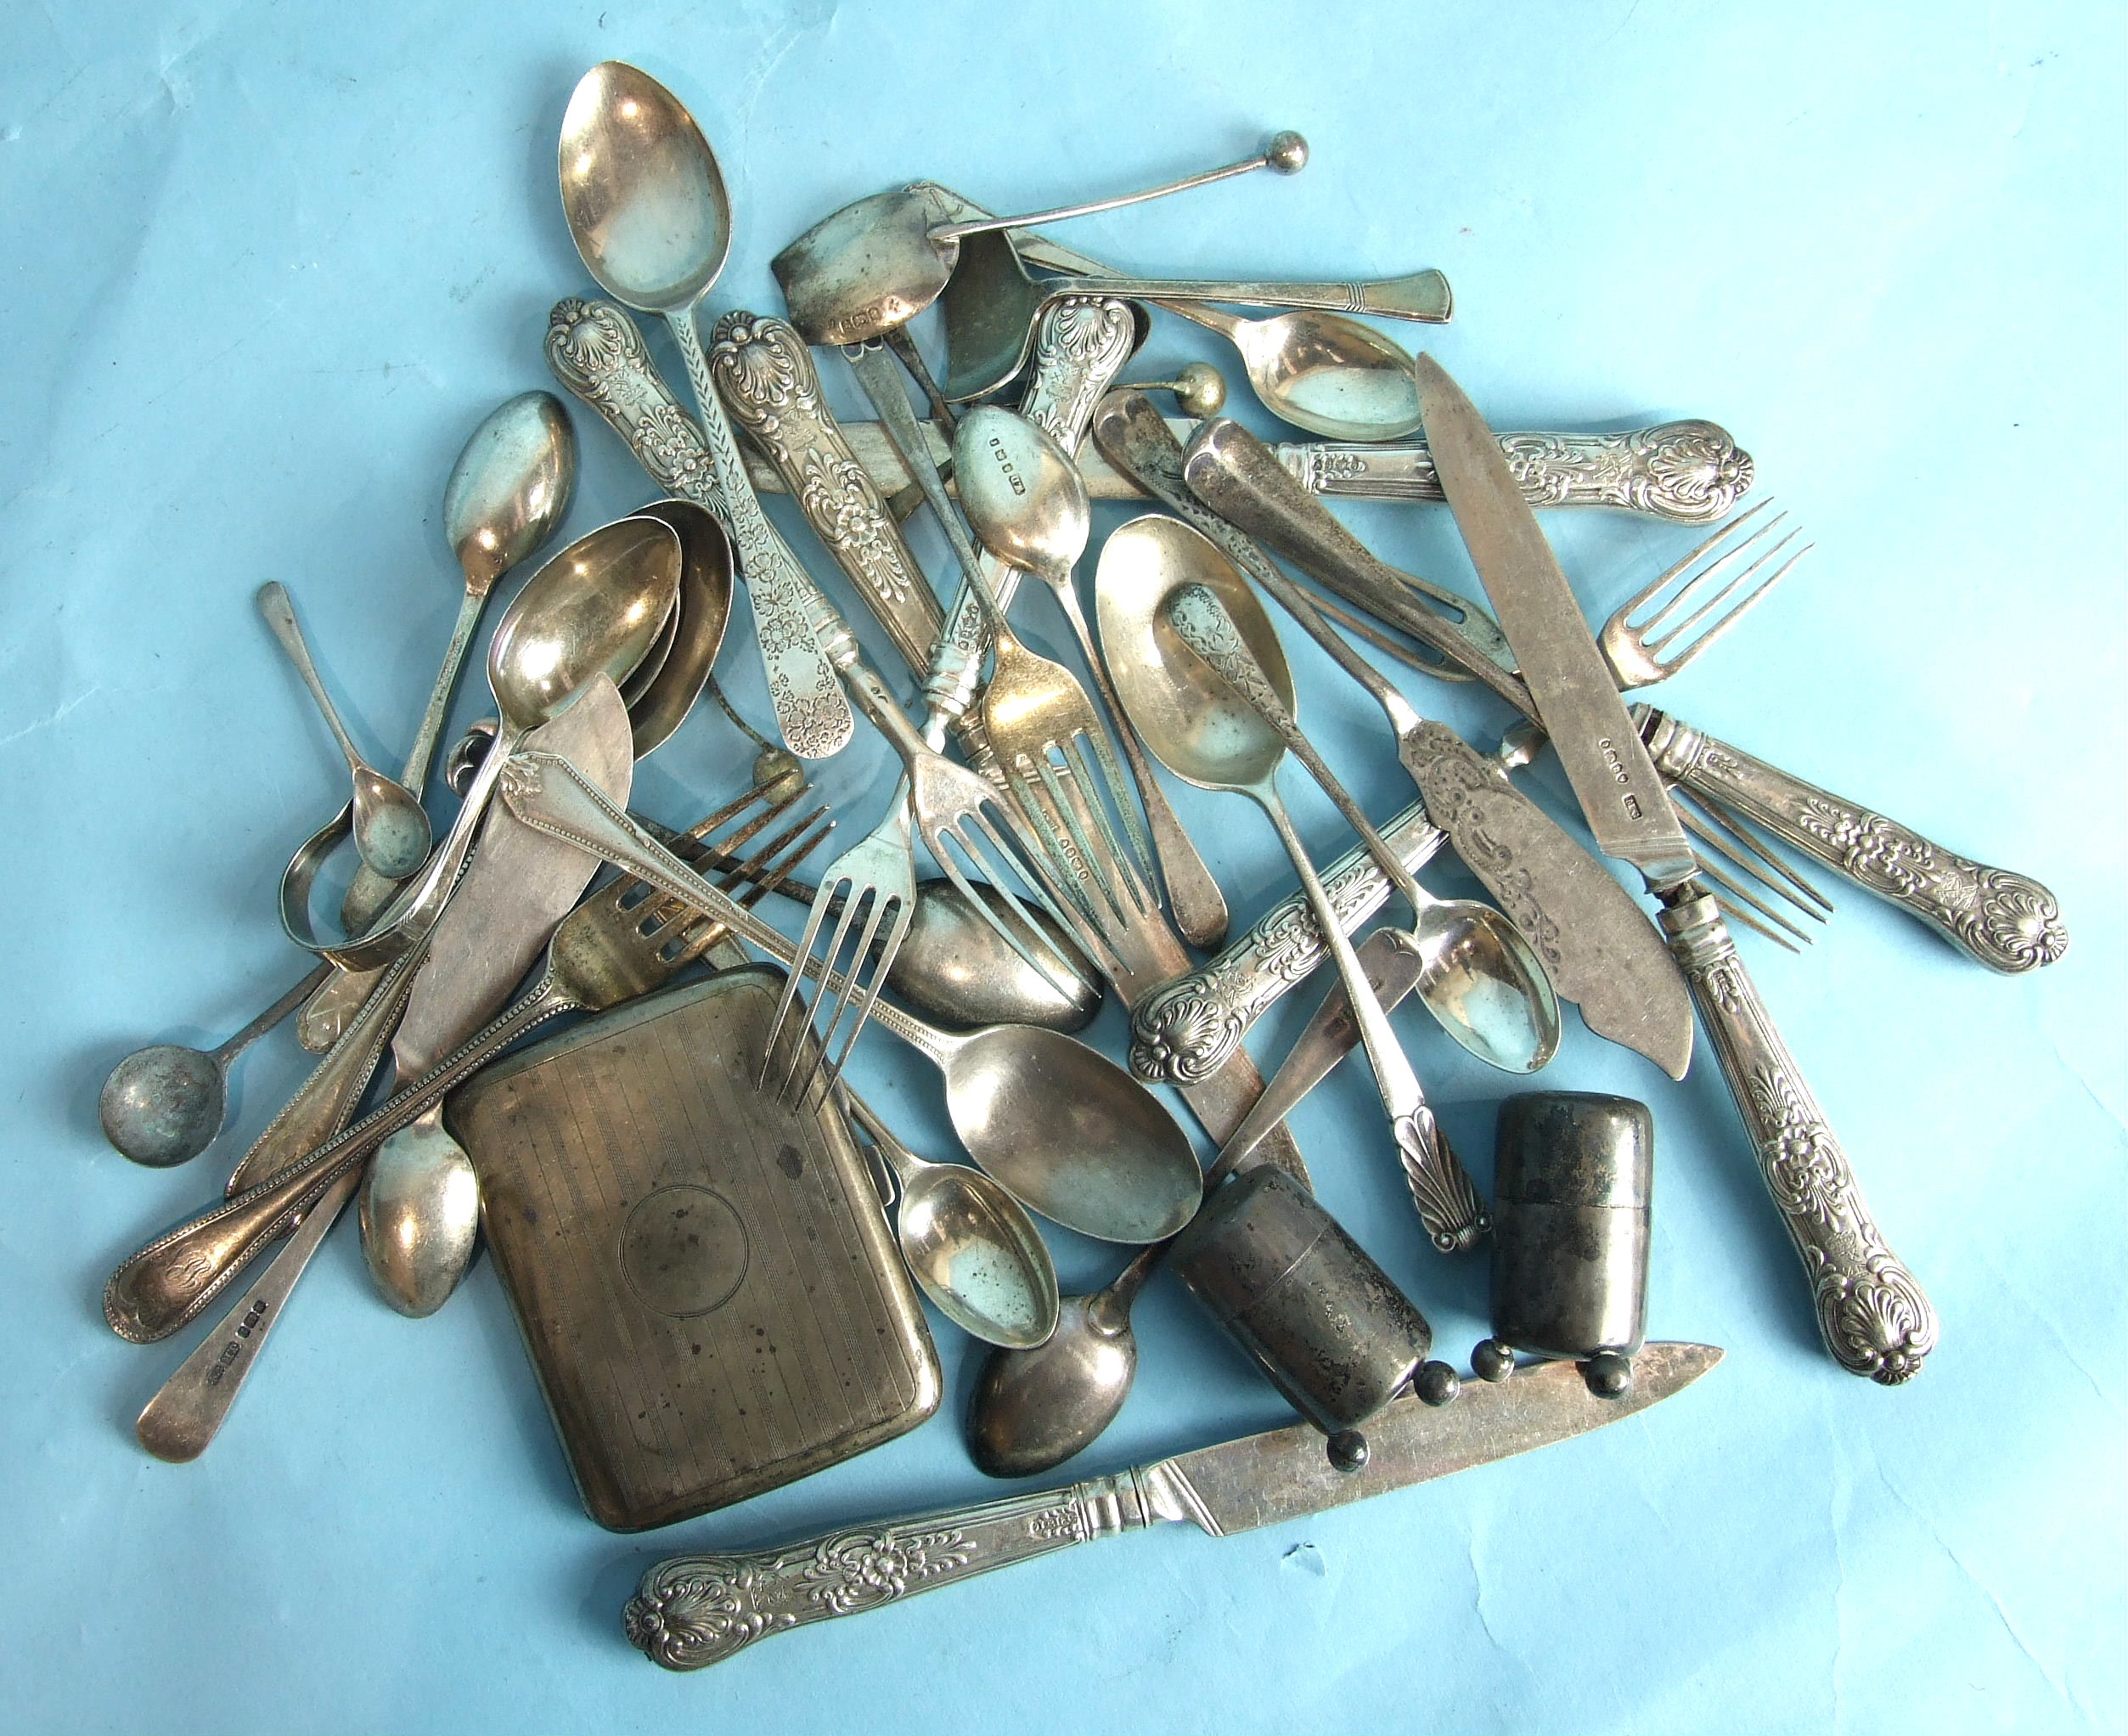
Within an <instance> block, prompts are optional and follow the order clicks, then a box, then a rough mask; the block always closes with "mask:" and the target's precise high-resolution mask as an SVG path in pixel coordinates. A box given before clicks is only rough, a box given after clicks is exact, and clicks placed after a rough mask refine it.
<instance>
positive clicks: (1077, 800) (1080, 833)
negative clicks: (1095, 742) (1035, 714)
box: [1009, 744, 1124, 919]
mask: <svg viewBox="0 0 2128 1736" xmlns="http://www.w3.org/2000/svg"><path fill="white" fill-rule="evenodd" d="M1051 751H1052V752H1056V753H1059V754H1060V755H1066V757H1067V764H1065V765H1064V766H1061V767H1060V766H1058V765H1057V764H1056V763H1055V761H1053V760H1051V759H1050V758H1049V757H1048V755H1046V754H1045V755H1044V756H1043V758H1040V759H1039V760H1035V761H1033V762H1030V761H1028V760H1027V759H1024V758H1023V759H1022V760H1021V761H1020V763H1019V764H1018V766H1017V767H1016V768H1015V769H1016V773H1017V775H1016V776H1014V777H1012V778H1011V779H1010V780H1009V781H1010V783H1011V790H1012V794H1013V797H1014V799H1015V803H1016V805H1017V807H1018V808H1019V809H1020V812H1021V817H1022V819H1023V820H1027V825H1028V829H1029V830H1030V831H1033V832H1035V833H1036V834H1037V835H1038V836H1039V837H1041V838H1042V839H1043V840H1044V842H1045V843H1049V844H1050V846H1051V847H1052V854H1055V852H1054V846H1055V845H1056V843H1057V837H1056V827H1057V826H1059V825H1061V826H1062V827H1063V829H1064V832H1065V835H1066V836H1067V837H1068V838H1069V839H1070V841H1071V845H1072V852H1074V853H1075V854H1076V860H1075V861H1072V862H1071V863H1070V864H1069V865H1070V866H1071V867H1072V880H1073V882H1075V883H1078V884H1081V885H1087V884H1090V885H1091V886H1092V887H1093V888H1095V890H1096V891H1098V892H1099V893H1100V894H1101V897H1102V898H1103V899H1106V901H1107V904H1108V906H1109V908H1110V909H1111V910H1114V911H1115V913H1116V915H1117V917H1118V918H1119V919H1120V918H1121V917H1122V916H1123V914H1124V912H1123V905H1122V903H1121V902H1120V901H1119V900H1118V899H1117V893H1116V877H1117V876H1115V875H1113V874H1112V873H1109V872H1106V865H1107V864H1108V863H1110V862H1112V861H1115V860H1117V859H1118V858H1119V857H1120V855H1121V852H1122V846H1121V845H1120V844H1118V843H1117V842H1116V837H1115V833H1114V832H1113V831H1110V830H1109V829H1108V827H1107V823H1106V820H1105V819H1104V818H1103V817H1102V816H1101V814H1100V813H1099V811H1098V810H1097V809H1095V806H1094V804H1093V803H1092V802H1091V801H1090V800H1089V798H1088V797H1087V794H1086V792H1085V791H1084V789H1083V788H1082V787H1080V786H1079V784H1078V780H1077V778H1076V777H1075V776H1074V775H1073V774H1072V768H1071V766H1070V764H1069V761H1068V755H1067V750H1065V749H1062V748H1061V747H1056V746H1055V745H1054V744H1052V747H1051ZM1029 772H1032V773H1033V782H1034V783H1039V785H1040V786H1041V788H1042V790H1043V792H1044V794H1046V796H1047V798H1048V799H1047V801H1042V800H1040V799H1039V798H1037V797H1036V795H1035V792H1034V788H1033V784H1032V783H1030V782H1029V781H1028V778H1027V774H1028V773H1029ZM1097 830H1098V831H1101V832H1102V833H1104V834H1105V837H1103V840H1102V842H1103V843H1106V845H1108V846H1109V848H1107V849H1106V850H1104V849H1103V848H1101V844H1097V843H1095V832H1096V831H1097ZM1082 867H1083V869H1084V872H1083V873H1082V872H1080V871H1079V870H1080V869H1081V868H1082ZM1082 908H1084V909H1085V910H1086V914H1087V915H1089V916H1097V915H1098V912H1096V911H1095V910H1093V909H1092V908H1091V904H1090V895H1089V901H1088V902H1087V903H1086V904H1085V905H1083V906H1082Z"/></svg>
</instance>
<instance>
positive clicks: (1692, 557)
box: [1613, 494, 1787, 620]
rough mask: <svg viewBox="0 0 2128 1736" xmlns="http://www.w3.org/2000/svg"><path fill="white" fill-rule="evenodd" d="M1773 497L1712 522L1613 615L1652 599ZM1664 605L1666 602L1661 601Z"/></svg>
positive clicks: (1621, 615) (1763, 530)
mask: <svg viewBox="0 0 2128 1736" xmlns="http://www.w3.org/2000/svg"><path fill="white" fill-rule="evenodd" d="M1773 500H1774V497H1773V496H1771V494H1770V495H1768V496H1767V497H1766V498H1765V499H1764V500H1761V501H1759V503H1758V504H1757V505H1755V506H1751V507H1748V508H1746V509H1745V510H1743V511H1742V512H1740V513H1738V514H1737V516H1735V517H1734V518H1731V519H1726V520H1725V521H1723V522H1721V523H1720V524H1718V525H1716V526H1715V527H1714V529H1713V530H1711V531H1709V533H1707V534H1706V535H1705V536H1704V537H1703V538H1700V540H1699V541H1698V542H1697V543H1695V544H1693V545H1692V547H1691V548H1690V549H1688V550H1686V551H1685V553H1684V554H1683V555H1680V557H1679V558H1678V560H1677V562H1676V564H1675V566H1669V567H1666V568H1665V569H1664V571H1663V572H1659V573H1658V574H1657V575H1656V576H1655V577H1654V578H1652V579H1650V580H1649V581H1648V582H1647V583H1646V584H1644V585H1642V586H1641V588H1640V589H1638V590H1636V591H1635V592H1634V593H1633V595H1631V596H1630V597H1628V598H1627V599H1626V600H1625V601H1624V603H1622V604H1620V605H1619V607H1618V609H1617V611H1616V612H1615V614H1614V617H1613V618H1615V619H1619V620H1623V619H1624V618H1625V617H1627V616H1629V615H1630V614H1631V613H1632V612H1634V611H1635V609H1638V608H1640V607H1641V606H1643V605H1644V604H1647V603H1651V602H1652V601H1654V600H1655V599H1656V598H1657V597H1658V596H1660V595H1662V594H1663V591H1664V588H1665V587H1666V586H1668V585H1669V583H1671V582H1672V581H1674V580H1675V579H1678V578H1683V577H1684V575H1685V574H1686V573H1688V572H1691V571H1692V567H1693V565H1694V564H1695V563H1696V562H1697V561H1702V560H1703V559H1705V558H1706V556H1707V555H1709V553H1710V552H1712V551H1713V550H1714V549H1716V548H1717V547H1719V546H1720V544H1723V543H1725V542H1727V541H1728V540H1729V538H1731V537H1732V536H1734V535H1735V534H1736V533H1737V532H1738V531H1740V530H1742V528H1743V527H1744V526H1745V525H1747V524H1748V523H1749V522H1750V521H1752V520H1753V519H1754V518H1756V517H1757V516H1759V514H1760V513H1762V512H1764V511H1765V510H1766V509H1767V508H1768V507H1769V506H1771V505H1772V504H1773ZM1785 517H1787V513H1786V512H1782V513H1781V514H1779V515H1778V516H1776V522H1778V521H1779V519H1781V518H1785ZM1770 528H1771V526H1761V527H1759V529H1758V530H1756V531H1754V532H1753V533H1752V535H1751V538H1750V539H1749V541H1753V542H1755V541H1756V540H1757V539H1758V538H1759V537H1762V536H1764V535H1765V533H1766V531H1767V530H1768V529H1770ZM1746 546H1748V543H1747V544H1746ZM1723 558H1724V559H1726V558H1727V557H1726V556H1724V557H1723ZM1690 588H1691V587H1690V586H1689V585H1688V586H1687V587H1686V589H1690ZM1667 606H1668V605H1665V607H1667ZM1657 613H1658V617H1659V615H1660V613H1661V611H1659V610H1658V612H1657Z"/></svg>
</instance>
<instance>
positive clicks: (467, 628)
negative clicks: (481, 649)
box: [399, 585, 487, 797]
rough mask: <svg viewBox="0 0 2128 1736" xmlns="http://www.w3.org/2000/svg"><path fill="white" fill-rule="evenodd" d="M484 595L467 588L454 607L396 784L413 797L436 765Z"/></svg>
mask: <svg viewBox="0 0 2128 1736" xmlns="http://www.w3.org/2000/svg"><path fill="white" fill-rule="evenodd" d="M486 604H487V591H485V590H477V591H476V590H475V589H472V588H471V587H470V585H469V586H468V587H467V588H466V592H465V595H464V598H463V599H462V600H460V601H459V606H458V619H457V621H456V622H455V623H453V625H452V628H451V642H450V644H449V645H446V646H445V647H444V649H443V661H442V663H441V664H440V665H438V667H437V668H436V685H435V686H434V687H432V688H431V689H430V690H429V703H428V708H427V709H426V710H425V711H424V712H423V713H421V726H420V727H419V729H417V730H415V731H414V746H413V747H411V748H409V749H408V752H407V764H406V769H405V770H404V771H403V772H402V773H401V774H400V775H399V781H400V782H401V783H403V784H404V785H405V786H407V787H408V789H409V790H411V791H413V792H414V795H415V796H416V797H419V796H420V795H421V794H422V792H424V791H425V790H426V789H427V788H428V784H429V772H430V769H431V767H433V766H434V764H436V742H437V741H439V740H441V739H442V735H443V719H444V718H445V716H446V715H447V714H448V713H449V711H450V709H451V695H452V693H453V691H455V690H456V689H457V687H458V680H459V674H460V673H461V672H462V671H463V670H464V668H465V657H466V653H467V652H469V651H471V650H472V648H473V629H474V628H476V627H478V626H479V625H480V623H481V608H482V607H483V606H485V605H486Z"/></svg>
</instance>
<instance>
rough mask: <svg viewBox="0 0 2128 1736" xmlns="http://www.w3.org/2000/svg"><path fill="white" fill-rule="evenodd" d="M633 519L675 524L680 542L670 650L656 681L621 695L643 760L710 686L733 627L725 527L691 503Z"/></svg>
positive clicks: (655, 507)
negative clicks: (650, 519)
mask: <svg viewBox="0 0 2128 1736" xmlns="http://www.w3.org/2000/svg"><path fill="white" fill-rule="evenodd" d="M635 516H636V517H638V518H655V519H657V520H659V521H661V522H663V523H665V524H667V525H669V526H671V527H672V529H673V534H674V535H675V536H677V537H678V538H679V544H680V586H679V600H678V604H677V605H676V606H675V607H674V609H673V623H674V625H673V628H672V629H671V632H672V637H671V641H670V648H669V649H668V650H667V652H666V655H665V658H664V661H663V662H661V664H660V665H659V667H658V669H657V672H656V675H655V676H654V677H653V678H652V679H650V680H648V681H646V682H644V683H643V684H642V685H641V686H640V687H639V689H638V690H637V691H636V692H634V693H633V694H629V693H628V692H626V691H623V693H622V698H624V699H626V700H627V701H628V726H629V729H630V730H631V731H632V732H633V736H634V737H635V757H636V758H638V759H640V758H643V756H644V755H645V754H646V753H648V752H650V751H651V750H652V749H653V748H656V747H660V746H661V745H663V743H664V742H665V741H667V739H669V738H670V737H671V736H672V734H673V731H674V730H677V729H678V728H679V726H680V724H681V722H682V720H683V719H685V718H686V716H687V714H688V713H689V712H690V711H692V710H693V709H694V708H695V701H696V700H698V699H700V698H701V695H702V690H703V688H705V687H706V686H707V685H709V672H710V669H711V668H712V666H713V665H714V664H715V662H716V661H717V653H718V650H719V648H721V647H722V645H723V642H724V629H725V628H727V627H729V625H730V624H731V592H732V552H731V539H730V538H729V537H727V536H726V535H725V534H724V528H723V526H722V525H720V524H718V522H717V520H716V518H715V516H713V515H712V514H711V513H710V511H709V510H707V508H705V507H701V506H697V505H696V504H695V503H694V502H693V501H691V500H659V501H656V502H654V503H653V504H650V505H649V506H645V507H644V508H643V509H642V510H640V511H639V512H638V513H637V514H636V515H635ZM653 655H655V652H653Z"/></svg>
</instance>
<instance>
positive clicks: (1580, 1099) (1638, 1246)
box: [1473, 1091, 1655, 1397]
mask: <svg viewBox="0 0 2128 1736" xmlns="http://www.w3.org/2000/svg"><path fill="white" fill-rule="evenodd" d="M1654 1157H1655V1122H1654V1118H1653V1117H1652V1115H1651V1114H1650V1113H1648V1108H1647V1105H1646V1104H1645V1103H1639V1102H1634V1101H1633V1100H1632V1099H1631V1098H1630V1097H1613V1096H1602V1095H1600V1094H1597V1093H1595V1092H1590V1091H1530V1092H1526V1093H1524V1094H1523V1095H1522V1096H1513V1097H1510V1098H1508V1099H1507V1100H1506V1102H1503V1103H1502V1104H1501V1105H1500V1123H1499V1128H1498V1131H1497V1134H1496V1136H1495V1170H1494V1182H1493V1192H1494V1196H1495V1197H1494V1204H1493V1341H1492V1343H1491V1344H1489V1345H1481V1346H1480V1347H1479V1354H1478V1356H1475V1357H1474V1358H1473V1361H1475V1362H1476V1363H1477V1364H1478V1369H1479V1372H1481V1373H1486V1372H1489V1368H1488V1364H1489V1363H1493V1364H1498V1363H1499V1362H1500V1359H1501V1358H1502V1356H1504V1354H1505V1353H1506V1350H1508V1349H1509V1348H1510V1347H1512V1350H1522V1351H1528V1352H1529V1353H1531V1354H1532V1355H1534V1356H1545V1357H1555V1358H1564V1357H1572V1358H1573V1359H1575V1360H1577V1361H1581V1362H1583V1363H1584V1364H1585V1372H1586V1373H1587V1375H1588V1377H1589V1384H1590V1389H1591V1390H1592V1391H1594V1392H1596V1393H1597V1394H1598V1395H1600V1396H1604V1397H1615V1396H1617V1395H1619V1394H1620V1393H1623V1392H1624V1391H1625V1390H1627V1389H1628V1388H1629V1387H1630V1384H1631V1378H1632V1376H1631V1359H1632V1356H1633V1353H1634V1352H1635V1350H1639V1349H1640V1347H1641V1339H1642V1338H1643V1337H1644V1336H1645V1333H1646V1325H1647V1250H1648V1195H1649V1188H1650V1185H1651V1181H1652V1172H1653V1167H1654Z"/></svg>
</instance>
